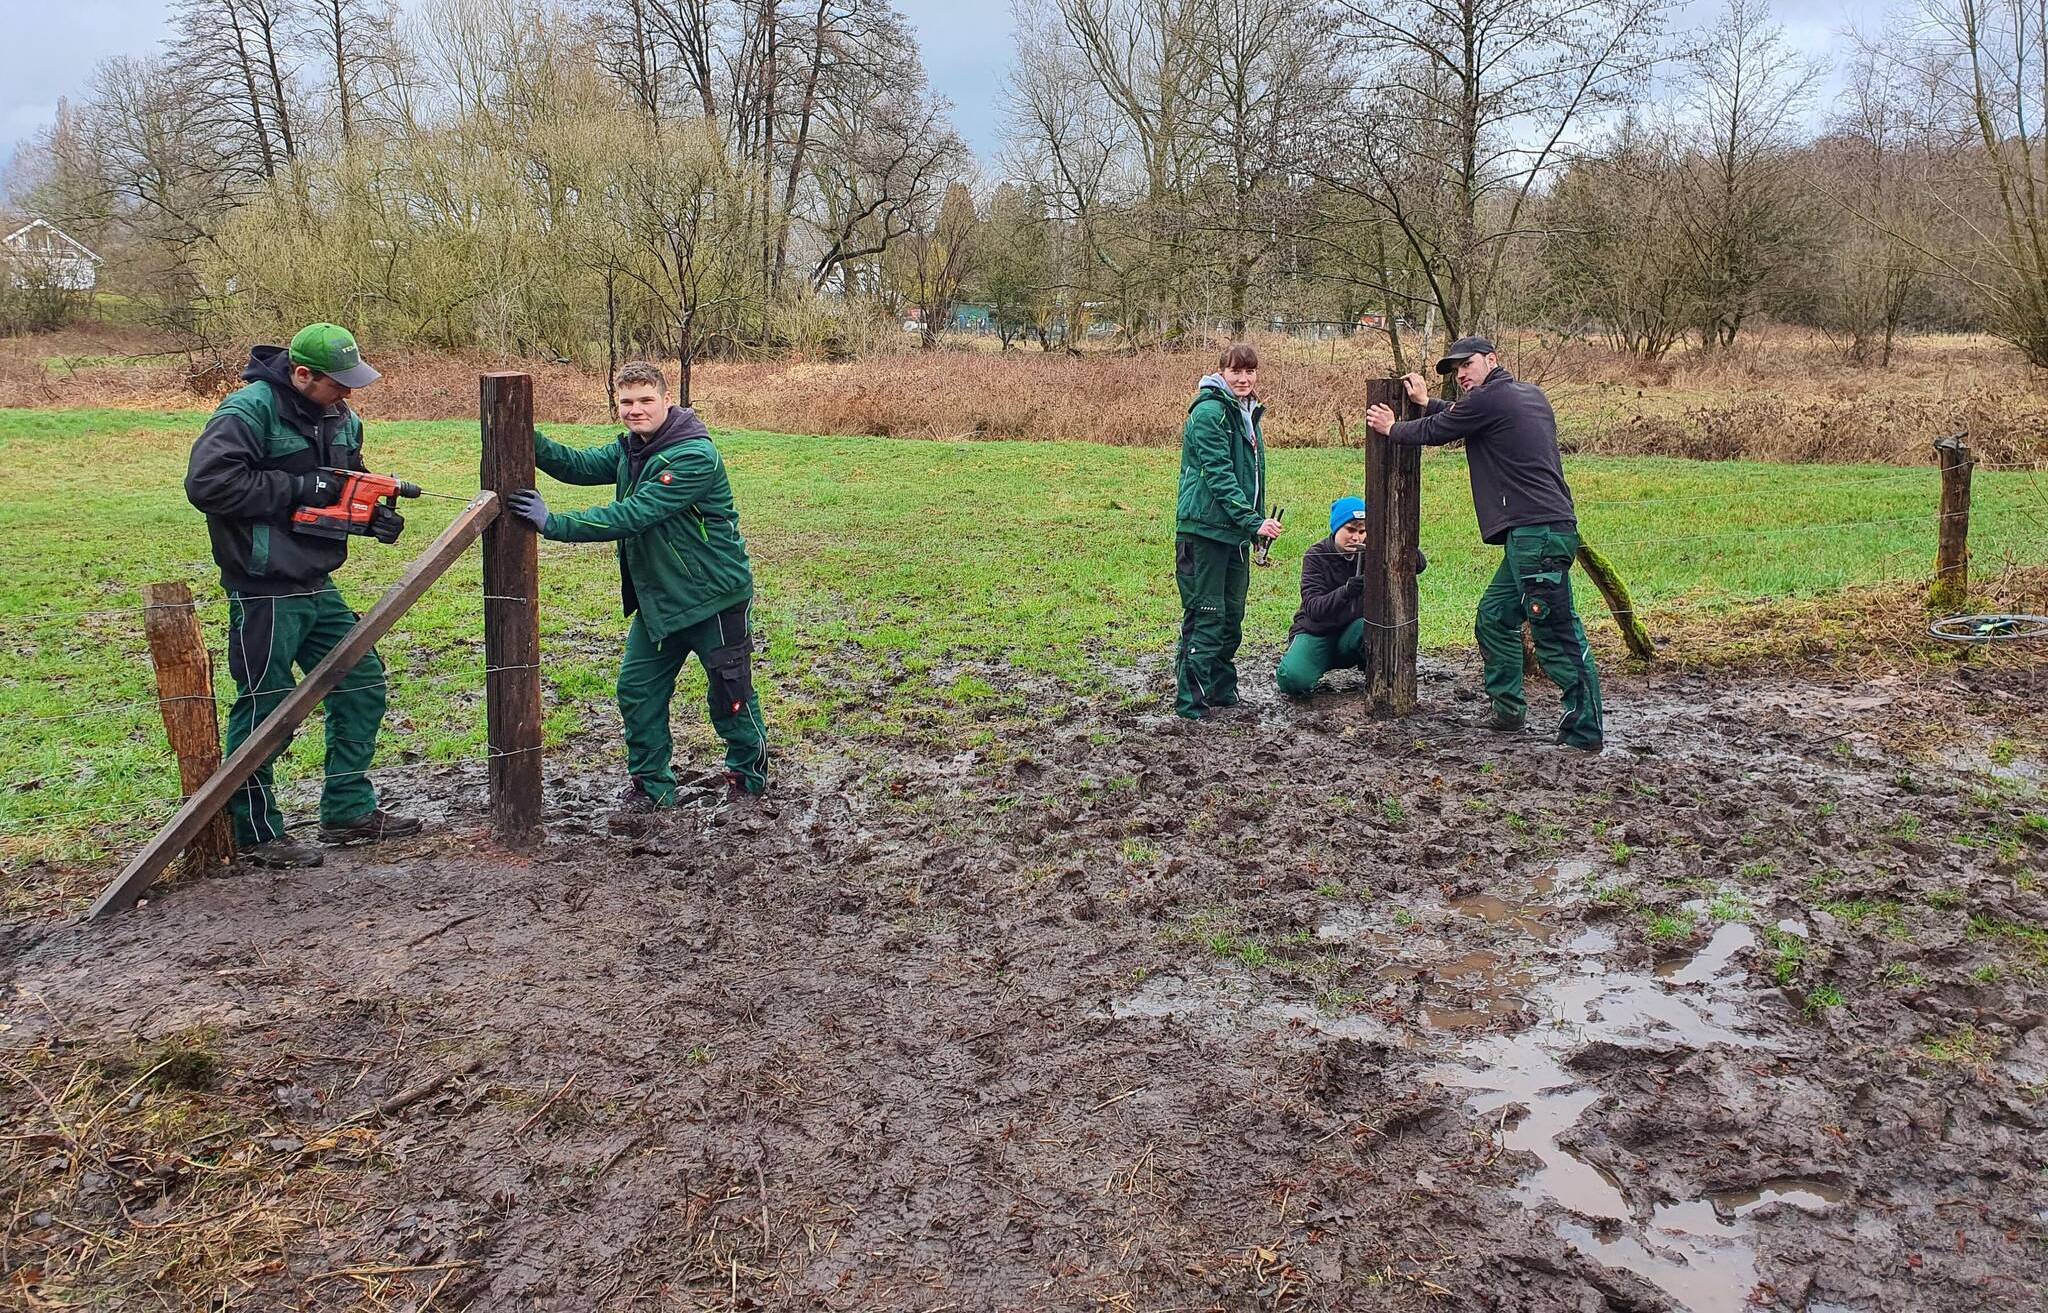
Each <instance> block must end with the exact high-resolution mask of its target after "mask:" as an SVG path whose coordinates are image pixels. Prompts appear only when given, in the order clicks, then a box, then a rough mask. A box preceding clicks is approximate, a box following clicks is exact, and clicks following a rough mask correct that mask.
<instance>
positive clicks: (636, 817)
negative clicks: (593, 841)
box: [606, 780, 661, 835]
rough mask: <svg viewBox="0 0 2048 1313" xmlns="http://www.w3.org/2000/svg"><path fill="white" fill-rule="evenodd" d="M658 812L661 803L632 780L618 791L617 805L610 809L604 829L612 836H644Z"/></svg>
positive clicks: (638, 782) (636, 781)
mask: <svg viewBox="0 0 2048 1313" xmlns="http://www.w3.org/2000/svg"><path fill="white" fill-rule="evenodd" d="M660 810H661V803H660V802H659V801H658V800H656V798H655V796H654V795H653V794H651V793H649V792H648V791H647V789H646V788H645V787H644V786H643V785H642V784H641V783H640V781H638V780H633V781H631V782H629V783H628V784H627V785H626V787H625V788H624V789H621V790H620V791H619V804H618V806H617V807H615V808H613V809H612V814H611V818H610V820H609V821H608V823H607V827H606V828H608V829H610V830H611V832H612V833H613V834H625V835H641V834H645V833H647V830H648V827H649V826H650V825H652V824H653V822H654V816H655V813H657V812H659V811H660Z"/></svg>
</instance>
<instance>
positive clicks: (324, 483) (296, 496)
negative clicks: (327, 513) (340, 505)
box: [292, 470, 342, 506]
mask: <svg viewBox="0 0 2048 1313" xmlns="http://www.w3.org/2000/svg"><path fill="white" fill-rule="evenodd" d="M341 489H342V478H341V476H340V475H339V474H333V473H330V472H328V471H327V470H314V471H313V472H312V473H311V474H301V475H298V476H297V477H295V478H294V479H293V480H292V500H293V501H294V503H296V504H297V505H300V506H332V505H334V503H336V502H338V501H340V500H341Z"/></svg>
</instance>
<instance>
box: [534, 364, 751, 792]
mask: <svg viewBox="0 0 2048 1313" xmlns="http://www.w3.org/2000/svg"><path fill="white" fill-rule="evenodd" d="M613 384H614V387H615V389H616V391H617V395H618V409H619V419H620V421H621V422H622V423H624V424H625V426H626V431H625V432H624V433H622V434H620V435H619V438H618V441H616V442H611V443H607V444H605V445H604V446H602V447H583V448H576V447H565V446H563V445H562V444H560V443H558V442H554V441H552V440H550V439H549V438H548V437H547V436H546V435H544V434H539V433H536V434H535V435H534V444H535V450H534V455H535V458H536V460H537V462H538V463H539V465H540V468H541V469H542V470H543V471H544V472H546V473H547V474H549V475H551V476H553V477H554V478H557V479H560V480H561V481H562V482H564V483H580V484H605V483H609V484H611V485H612V486H613V489H614V491H615V493H616V495H617V496H616V500H614V501H613V502H611V503H610V504H609V505H605V506H593V507H591V508H590V509H589V510H584V511H568V512H565V513H560V514H550V513H549V512H548V508H547V504H546V503H545V502H543V501H542V500H541V499H540V494H539V493H537V492H515V493H513V494H512V496H511V497H510V498H508V499H507V502H506V504H507V506H508V507H509V508H510V509H511V511H512V513H513V514H515V515H518V516H521V517H523V518H524V519H525V520H526V521H527V522H528V523H529V524H531V525H533V527H534V528H535V529H537V530H538V531H539V532H540V534H541V536H542V537H545V538H551V539H554V540H556V541H559V542H572V543H577V542H616V543H618V545H619V548H618V551H619V595H620V602H621V604H622V605H623V607H624V609H625V613H626V614H627V615H629V616H631V617H632V623H631V624H630V625H629V626H628V627H627V629H626V651H625V655H624V657H623V658H622V659H621V660H620V662H619V685H618V692H619V717H620V719H621V720H622V721H624V723H625V731H626V770H627V773H628V774H630V775H631V776H632V779H631V781H630V782H629V783H628V784H627V785H626V791H625V793H624V795H623V796H622V797H621V798H620V803H621V810H622V811H624V812H626V813H628V814H633V813H645V812H651V811H654V810H655V809H657V808H664V807H673V806H675V805H676V777H675V771H674V769H673V765H672V763H673V760H674V757H675V739H674V736H673V735H672V734H671V733H670V732H669V719H668V716H669V703H670V701H671V699H673V698H674V697H675V691H676V676H677V675H679V674H680V673H681V672H682V668H683V663H684V662H685V661H687V660H689V658H690V657H691V656H692V655H694V656H695V657H696V658H697V660H698V662H699V663H700V664H702V665H703V667H704V675H705V685H706V687H705V703H706V710H707V711H708V713H709V715H710V718H711V727H712V728H713V729H715V730H717V731H718V736H719V737H720V738H721V739H723V740H725V771H726V792H727V796H728V798H731V799H735V800H743V799H748V798H753V797H755V796H757V795H759V794H760V793H761V791H762V790H763V789H765V788H766V787H767V786H768V776H767V766H768V749H767V741H766V738H767V736H766V732H765V730H764V728H763V726H762V722H761V699H760V698H759V697H758V696H756V694H755V692H754V677H753V664H752V661H753V636H752V634H751V632H750V631H749V627H748V612H749V611H750V609H751V608H752V606H753V600H754V571H753V566H752V565H751V564H750V563H749V562H748V560H747V543H746V540H745V539H744V538H742V537H740V517H739V511H738V509H737V508H736V507H735V506H734V504H733V496H732V484H731V483H730V482H729V481H728V480H727V479H726V475H725V462H724V460H722V459H721V458H720V457H719V454H718V448H716V447H714V446H712V445H711V435H710V433H709V432H708V431H707V430H706V429H705V427H704V421H702V420H700V419H698V418H697V412H696V411H694V410H691V409H690V408H689V407H687V406H671V405H670V404H669V402H668V383H667V380H666V379H664V378H663V377H662V373H661V371H660V370H659V369H657V368H656V367H655V366H653V365H649V364H644V363H635V364H630V365H627V366H625V367H624V368H623V369H621V370H619V372H618V375H617V377H616V378H614V379H613Z"/></svg>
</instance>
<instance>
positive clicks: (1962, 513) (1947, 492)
mask: <svg viewBox="0 0 2048 1313" xmlns="http://www.w3.org/2000/svg"><path fill="white" fill-rule="evenodd" d="M1934 458H1935V459H1936V460H1937V461H1939V462H1940V464H1941V522H1940V525H1939V532H1938V533H1937V534H1936V537H1935V541H1936V543H1937V544H1938V545H1937V546H1936V548H1935V553H1934V586H1933V587H1932V588H1930V589H1928V593H1927V601H1928V604H1929V605H1930V606H1933V607H1934V608H1935V609H1937V610H1942V611H1946V610H1951V609H1953V608H1955V607H1959V606H1961V605H1962V604H1963V602H1964V600H1965V599H1967V598H1968V597H1969V595H1970V472H1971V471H1972V470H1974V469H1975V468H1976V467H1977V462H1976V460H1975V459H1974V457H1973V456H1972V455H1971V453H1970V441H1969V435H1968V434H1967V433H1957V434H1954V435H1952V436H1950V437H1946V438H1942V439H1941V440H1939V441H1938V442H1936V443H1935V444H1934Z"/></svg>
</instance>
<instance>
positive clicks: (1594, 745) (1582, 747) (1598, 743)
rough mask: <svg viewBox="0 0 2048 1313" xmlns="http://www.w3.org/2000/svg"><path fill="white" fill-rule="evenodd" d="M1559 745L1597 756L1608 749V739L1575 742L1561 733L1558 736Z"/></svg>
mask: <svg viewBox="0 0 2048 1313" xmlns="http://www.w3.org/2000/svg"><path fill="white" fill-rule="evenodd" d="M1557 746H1558V747H1560V748H1570V749H1571V750H1572V751H1573V752H1583V753H1586V754H1588V755H1589V756H1597V755H1599V754H1600V753H1602V752H1605V751H1606V750H1607V740H1606V739H1594V740H1593V741H1592V742H1590V743H1574V742H1572V741H1571V740H1570V739H1568V738H1566V737H1565V736H1564V735H1562V734H1560V735H1558V736H1557Z"/></svg>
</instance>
